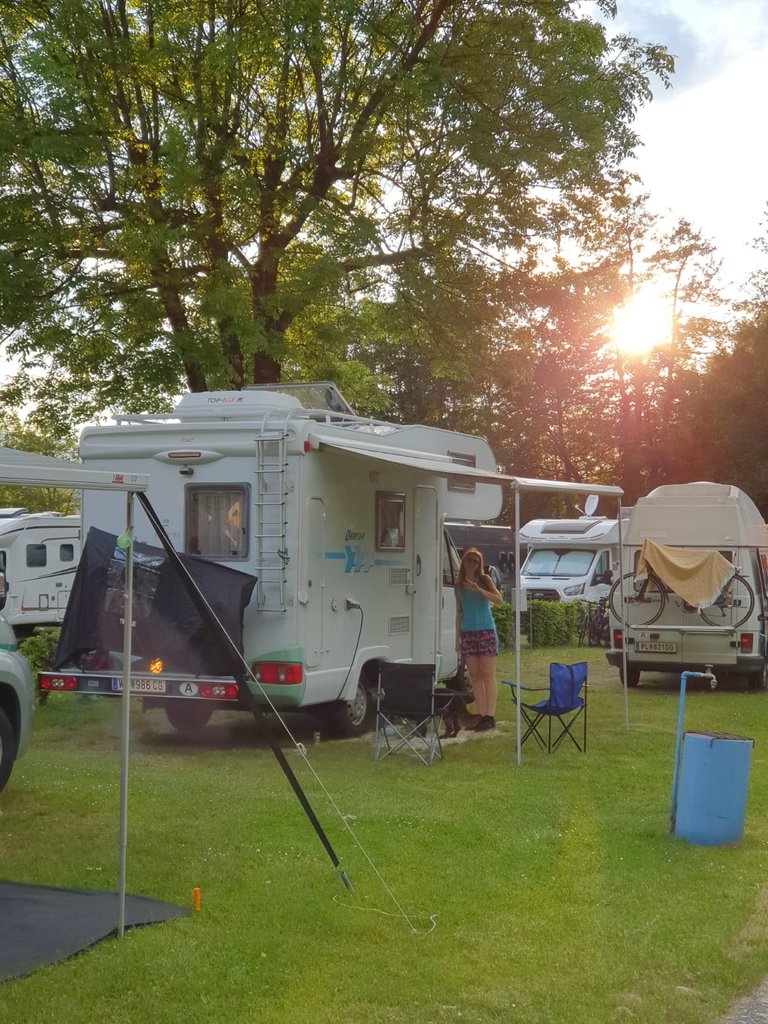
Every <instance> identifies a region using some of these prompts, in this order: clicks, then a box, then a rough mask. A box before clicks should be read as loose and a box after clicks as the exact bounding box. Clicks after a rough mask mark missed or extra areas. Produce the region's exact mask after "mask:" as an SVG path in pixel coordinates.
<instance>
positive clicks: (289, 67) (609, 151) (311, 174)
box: [0, 0, 671, 417]
mask: <svg viewBox="0 0 768 1024" xmlns="http://www.w3.org/2000/svg"><path fill="white" fill-rule="evenodd" d="M597 6H598V7H599V8H600V9H601V10H602V13H603V14H605V15H609V14H610V13H611V9H612V6H613V4H612V0H598V5H597ZM581 9H582V5H581V4H578V3H576V2H573V0H366V2H359V0H136V2H129V0H13V2H12V3H11V2H8V0H5V2H3V3H2V5H0V10H1V11H2V21H1V22H0V173H2V179H3V181H4V183H5V184H4V185H3V186H2V189H1V190H0V302H1V303H2V308H1V309H0V316H1V318H2V325H3V327H4V328H5V330H6V332H7V333H6V339H7V340H8V345H9V348H10V349H12V350H14V351H15V352H16V353H17V354H18V355H19V356H20V358H21V359H22V363H23V370H22V373H21V375H20V377H19V378H18V379H17V381H16V387H15V389H10V390H8V391H7V392H6V395H7V397H10V398H13V399H18V398H20V397H21V396H22V395H23V394H24V393H25V390H26V392H29V390H30V388H31V389H32V390H35V391H36V393H37V398H38V401H40V402H42V403H44V404H46V405H48V406H54V405H57V404H58V405H59V408H61V404H62V403H64V404H65V405H68V406H69V407H70V408H72V411H73V415H74V416H75V417H77V416H78V415H80V416H83V415H84V413H85V411H86V410H88V415H91V414H92V409H93V408H97V409H98V408H106V407H111V408H121V407H125V405H127V404H129V405H132V406H134V407H136V406H142V405H143V406H145V407H149V406H153V405H157V403H158V401H159V398H158V396H160V395H163V394H166V395H167V394H172V393H174V392H175V391H177V390H178V389H179V388H180V387H181V386H186V387H189V388H190V389H193V390H194V389H197V390H199V389H205V388H210V387H215V386H227V387H240V386H242V385H243V384H245V383H248V382H265V381H266V382H269V381H272V380H276V379H279V377H280V374H281V373H290V374H291V375H295V374H301V373H303V372H305V366H306V365H308V364H309V365H311V366H312V367H313V368H314V367H316V366H317V365H318V364H321V365H326V366H329V367H331V368H334V367H336V368H339V367H341V372H342V373H344V372H347V373H348V374H349V375H350V379H352V380H355V379H357V378H359V376H360V374H359V372H358V371H356V370H355V368H354V367H351V366H349V365H348V364H347V363H345V360H346V359H347V357H348V345H349V342H350V340H354V339H355V338H360V337H361V336H362V335H364V334H365V332H366V330H367V329H368V327H369V325H370V323H371V319H372V318H371V310H372V306H371V303H372V302H377V301H380V302H383V303H384V305H385V306H387V307H390V306H391V305H392V303H397V304H398V310H397V313H396V315H395V316H394V320H396V321H398V323H399V324H401V325H402V324H403V323H404V322H407V330H406V331H405V332H404V333H403V335H401V339H400V340H405V341H407V339H408V336H410V334H411V332H415V334H417V335H418V336H419V337H420V339H422V340H425V339H426V340H427V342H428V344H429V345H431V346H432V347H433V348H436V351H435V352H434V353H428V357H429V358H430V359H432V358H433V356H434V359H435V361H436V362H437V363H438V364H439V363H441V362H442V363H443V364H446V365H452V364H453V362H454V358H453V356H452V355H451V354H450V353H451V351H458V352H460V351H461V349H462V346H464V347H466V346H470V347H471V345H472V344H473V342H474V339H473V337H472V330H471V329H470V330H469V332H468V333H467V332H466V331H465V332H464V333H462V334H460V333H459V330H458V329H452V325H451V324H450V323H445V322H444V323H442V324H441V325H440V330H439V331H438V332H437V334H436V332H435V318H438V319H439V318H440V316H441V309H442V305H443V303H442V297H443V296H444V295H446V294H450V295H452V296H455V295H456V293H457V290H458V289H459V288H461V287H462V285H463V283H465V282H466V281H470V280H472V281H474V282H475V284H476V285H477V286H478V287H480V288H483V287H484V281H489V282H490V283H491V285H492V283H493V277H494V270H493V264H492V262H491V263H489V262H488V261H487V260H486V258H485V257H483V256H482V255H481V251H487V250H488V249H493V250H494V251H495V252H499V251H501V250H504V251H505V252H506V253H508V254H510V253H511V254H513V256H514V257H515V258H519V257H522V256H523V255H524V254H525V253H526V252H527V251H528V249H529V247H530V245H531V244H532V240H533V239H534V238H542V237H545V236H547V235H548V234H550V235H551V234H552V233H553V232H555V231H556V230H557V224H556V221H557V216H558V214H559V212H561V211H562V208H563V204H564V203H567V201H568V198H569V197H577V196H583V195H584V193H585V192H590V191H598V192H599V191H600V189H601V188H602V187H603V181H604V177H605V174H606V172H607V171H609V170H610V169H611V168H612V167H614V166H615V165H616V164H617V163H618V162H619V161H620V160H621V159H622V158H623V157H624V156H625V155H626V154H627V153H628V152H629V151H630V150H631V149H632V147H633V146H634V145H635V143H636V138H635V136H634V134H633V132H632V129H631V122H632V118H633V115H634V112H635V110H636V108H637V106H638V105H639V104H640V103H642V102H644V101H645V100H647V99H649V98H650V92H649V85H648V80H649V76H652V75H659V76H661V77H662V79H666V76H667V74H668V73H669V71H670V70H671V60H670V58H669V57H668V55H667V54H666V52H665V51H664V50H663V49H662V48H661V47H658V46H653V45H640V44H639V43H638V42H637V41H636V40H634V39H631V38H627V37H616V38H614V39H610V38H609V37H608V36H607V35H606V31H605V29H604V27H603V26H602V25H601V24H599V23H598V22H597V21H595V20H591V19H590V18H588V17H587V16H585V15H583V14H582V13H580V11H581ZM463 298H464V310H463V313H462V316H460V317H459V318H458V320H459V324H460V325H461V329H462V330H464V326H465V325H466V323H467V322H468V321H471V320H472V307H473V305H474V306H475V307H482V295H481V294H475V295H470V296H467V295H465V296H464V297H463ZM363 299H367V300H368V301H362V300H363ZM378 319H379V318H377V317H376V316H374V317H373V320H378ZM481 319H483V317H482V316H481ZM484 329H485V325H484ZM318 349H320V350H321V351H322V357H320V358H318ZM461 362H462V359H461V357H459V359H458V364H459V365H461ZM40 365H42V366H44V367H48V368H49V372H48V373H47V374H44V375H43V376H42V377H41V376H40V375H39V372H38V373H37V374H34V373H32V374H30V373H29V372H28V371H29V370H30V369H31V368H37V367H39V366H40ZM51 368H52V369H51Z"/></svg>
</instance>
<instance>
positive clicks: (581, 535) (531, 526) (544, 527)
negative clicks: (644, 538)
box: [520, 516, 618, 544]
mask: <svg viewBox="0 0 768 1024" xmlns="http://www.w3.org/2000/svg"><path fill="white" fill-rule="evenodd" d="M520 540H521V541H525V542H526V543H528V544H554V543H557V542H561V543H566V544H582V543H584V542H587V543H590V544H594V543H596V542H598V541H601V542H603V543H606V544H611V543H615V542H618V529H617V526H616V520H615V519H606V518H605V517H604V516H581V517H580V518H579V519H532V520H531V521H530V522H529V523H526V524H525V526H521V527H520Z"/></svg>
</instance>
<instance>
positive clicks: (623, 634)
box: [618, 498, 629, 729]
mask: <svg viewBox="0 0 768 1024" xmlns="http://www.w3.org/2000/svg"><path fill="white" fill-rule="evenodd" d="M618 516H619V600H620V601H621V666H622V668H621V677H622V679H623V680H624V728H625V729H629V691H628V689H627V687H628V683H627V606H626V604H625V603H624V541H623V538H622V532H621V498H619V512H618Z"/></svg>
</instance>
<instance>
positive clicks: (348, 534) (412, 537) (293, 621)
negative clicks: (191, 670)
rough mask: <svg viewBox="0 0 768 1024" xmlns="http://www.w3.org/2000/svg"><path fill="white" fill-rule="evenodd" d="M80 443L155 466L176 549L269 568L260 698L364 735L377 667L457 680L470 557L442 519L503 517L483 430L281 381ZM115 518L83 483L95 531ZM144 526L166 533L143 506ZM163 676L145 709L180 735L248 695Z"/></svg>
mask: <svg viewBox="0 0 768 1024" xmlns="http://www.w3.org/2000/svg"><path fill="white" fill-rule="evenodd" d="M80 453H81V458H82V460H83V462H84V464H85V466H86V468H89V469H101V468H109V467H111V466H113V465H115V464H119V465H120V466H121V467H123V468H125V469H126V470H128V471H132V472H139V473H146V474H148V475H149V480H150V483H149V488H148V491H147V496H148V498H149V500H150V502H151V503H152V504H153V506H154V508H155V510H156V511H157V514H158V516H159V518H160V520H161V522H162V523H163V526H164V528H165V530H166V532H167V534H168V536H169V538H170V540H171V543H172V544H173V546H174V547H175V548H176V549H177V550H178V551H181V552H185V553H187V554H190V555H201V556H205V557H206V558H209V559H214V560H216V561H219V562H222V563H224V564H226V565H229V566H232V567H234V568H237V569H241V570H243V571H244V572H247V573H250V574H252V575H254V576H256V578H257V583H256V585H255V588H254V592H253V597H252V600H251V603H250V605H249V606H248V607H247V609H246V612H245V620H244V634H243V637H244V639H243V646H244V653H245V658H246V660H247V662H248V664H249V666H251V669H252V671H253V672H254V674H255V676H256V678H257V679H258V680H259V683H260V686H261V688H262V689H260V690H259V691H258V692H257V697H258V698H259V699H262V700H263V699H264V697H263V694H264V693H266V694H267V695H268V697H269V699H270V701H271V702H272V703H273V704H274V706H275V707H277V708H280V709H298V708H303V709H307V708H309V709H311V710H312V711H313V712H320V713H323V714H325V715H327V716H329V717H331V718H332V719H334V720H335V723H336V724H337V725H338V726H340V727H341V729H342V730H343V731H345V732H347V733H352V734H354V733H358V732H360V731H362V730H363V729H365V728H366V726H367V724H368V722H369V720H370V713H371V709H372V700H373V697H372V690H373V689H374V688H375V684H376V676H377V668H378V665H379V663H380V662H382V661H401V662H416V663H418V662H434V663H436V664H437V666H438V675H439V677H440V678H441V679H446V678H449V677H452V676H454V675H455V673H456V671H457V656H456V651H455V602H454V592H453V585H454V580H455V573H456V571H457V559H456V551H455V547H454V546H453V544H452V543H451V541H450V539H449V538H448V537H447V536H446V534H445V530H444V521H445V519H446V517H449V516H450V517H452V518H462V519H472V520H477V519H481V520H483V519H493V518H495V517H496V516H498V515H499V512H500V510H501V483H502V482H503V480H504V478H503V477H501V476H500V475H499V474H498V473H497V469H496V460H495V458H494V456H493V453H492V451H491V449H490V448H489V446H488V445H487V443H486V442H485V441H483V440H482V439H480V438H478V437H473V436H470V435H467V434H458V433H453V432H450V431H446V430H440V429H436V428H432V427H425V426H418V425H405V426H403V425H399V424H394V423H386V422H382V421H379V420H374V419H370V418H366V417H359V416H356V415H355V414H354V413H353V411H352V410H351V409H350V407H349V406H348V405H347V404H346V402H345V401H344V399H343V398H342V396H341V395H340V394H339V392H338V391H337V390H336V388H335V387H334V386H333V385H330V384H314V385H272V386H269V387H254V388H246V389H245V390H243V391H239V392H211V393H196V394H188V395H185V396H184V397H182V398H181V400H180V402H179V403H178V405H177V407H176V409H175V410H174V411H173V413H172V414H169V415H135V416H121V417H119V418H118V421H117V423H116V424H114V425H105V426H93V427H87V428H85V430H84V431H83V434H82V438H81V443H80ZM119 513H120V509H119V508H118V500H117V499H116V498H115V496H114V495H110V494H108V493H104V492H90V493H87V494H86V495H85V497H84V504H83V524H84V531H83V532H84V536H87V529H88V528H89V527H90V526H97V527H99V528H101V529H103V530H107V531H109V530H110V528H111V526H112V524H114V523H115V522H116V521H118V518H119ZM135 536H136V539H137V540H140V541H144V542H147V543H149V544H157V543H158V542H157V539H156V537H155V536H154V533H153V532H152V530H151V528H150V525H149V522H148V520H147V519H146V518H145V516H144V514H143V513H141V512H140V513H137V519H136V527H135ZM158 653H159V654H160V655H161V654H162V652H158ZM170 671H171V672H172V666H171V667H170ZM156 683H157V685H156V686H153V687H152V688H151V692H152V693H153V694H154V696H152V697H147V698H145V703H147V704H150V703H151V704H154V705H155V706H157V705H160V706H162V707H164V708H165V711H166V714H167V716H168V718H169V720H170V721H171V723H172V724H173V725H174V726H176V727H177V728H187V727H194V726H199V725H202V724H204V723H205V722H206V721H207V720H208V718H209V717H210V715H211V713H212V711H213V710H215V709H216V708H224V707H229V708H232V707H236V706H237V702H236V700H226V699H222V695H223V694H226V693H227V692H228V691H226V690H225V689H224V688H216V687H213V688H212V689H211V688H207V689H206V691H205V693H206V695H207V699H206V697H205V695H203V693H202V692H198V690H197V685H196V684H195V683H194V681H190V683H189V685H187V686H185V687H179V685H178V683H177V682H175V681H174V680H172V679H168V680H165V679H161V678H158V679H157V681H156ZM146 689H147V688H146V687H145V692H146ZM202 689H203V688H202V687H201V688H200V690H201V691H202ZM232 696H233V697H234V698H236V692H235V693H234V694H232Z"/></svg>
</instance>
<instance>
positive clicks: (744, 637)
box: [739, 633, 755, 654]
mask: <svg viewBox="0 0 768 1024" xmlns="http://www.w3.org/2000/svg"><path fill="white" fill-rule="evenodd" d="M754 645H755V634H754V633H740V634H739V649H740V651H741V653H742V654H751V653H752V648H753V647H754Z"/></svg>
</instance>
